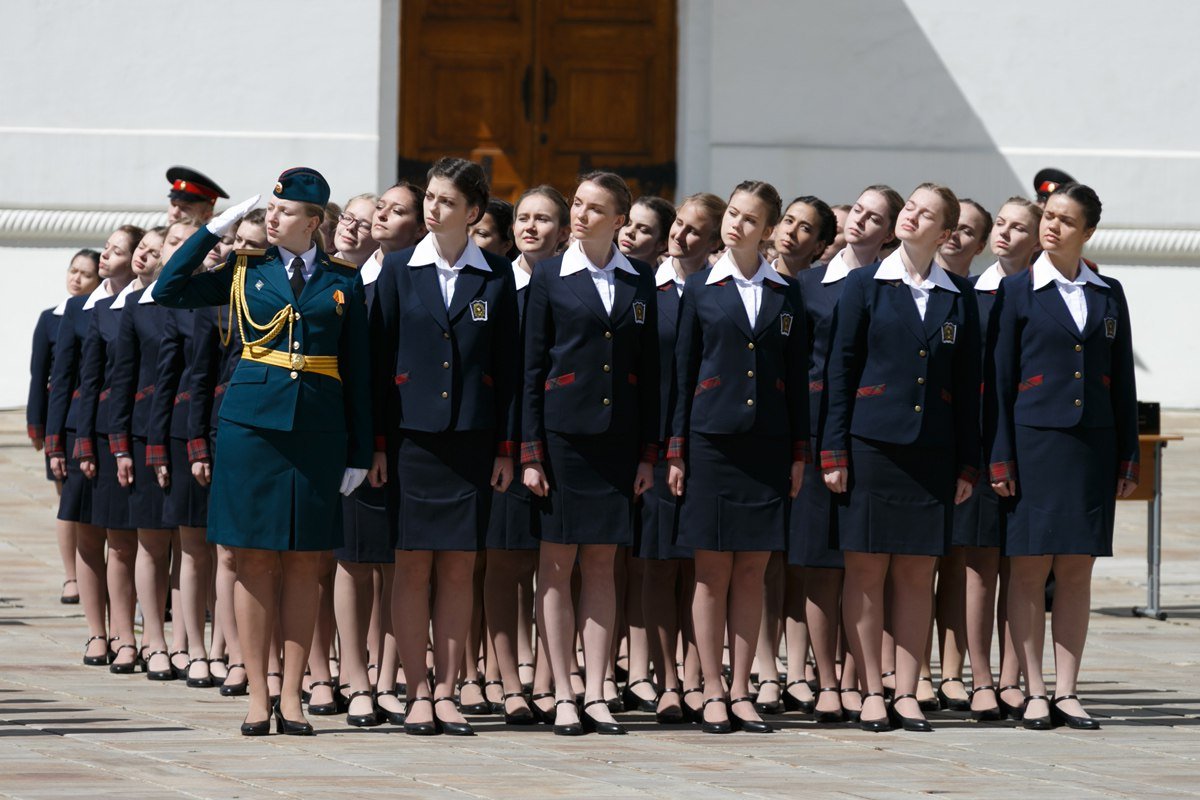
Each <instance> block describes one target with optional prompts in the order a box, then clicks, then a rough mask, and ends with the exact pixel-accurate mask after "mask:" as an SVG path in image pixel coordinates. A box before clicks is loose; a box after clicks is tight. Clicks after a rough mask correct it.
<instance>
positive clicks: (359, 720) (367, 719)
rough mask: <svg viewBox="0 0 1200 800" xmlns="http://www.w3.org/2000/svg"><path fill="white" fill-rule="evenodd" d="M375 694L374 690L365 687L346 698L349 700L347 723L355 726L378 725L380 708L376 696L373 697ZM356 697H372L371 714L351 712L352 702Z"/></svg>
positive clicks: (372, 726) (367, 726) (347, 703)
mask: <svg viewBox="0 0 1200 800" xmlns="http://www.w3.org/2000/svg"><path fill="white" fill-rule="evenodd" d="M373 694H374V692H372V691H371V690H370V689H363V690H362V691H358V692H351V693H350V696H349V697H348V698H346V700H347V702H346V724H347V725H351V726H353V727H355V728H374V727H375V726H376V725H378V724H379V723H380V719H379V709H378V708H376V706H375V698H374V697H373ZM356 697H370V698H371V713H370V714H351V713H350V704H351V703H353V702H354V698H356Z"/></svg>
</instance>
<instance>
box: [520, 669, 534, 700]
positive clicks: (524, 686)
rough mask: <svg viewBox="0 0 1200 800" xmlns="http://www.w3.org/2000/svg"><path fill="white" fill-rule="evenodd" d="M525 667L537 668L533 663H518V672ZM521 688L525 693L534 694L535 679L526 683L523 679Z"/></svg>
mask: <svg viewBox="0 0 1200 800" xmlns="http://www.w3.org/2000/svg"><path fill="white" fill-rule="evenodd" d="M523 667H529V669H536V667H535V666H534V665H533V664H530V663H528V662H525V663H521V664H517V672H520V671H521V669H522V668H523ZM521 690H522V691H523V692H525V694H532V693H533V681H529V682H528V683H526V682H525V681H521Z"/></svg>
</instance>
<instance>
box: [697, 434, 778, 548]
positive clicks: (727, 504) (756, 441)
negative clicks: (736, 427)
mask: <svg viewBox="0 0 1200 800" xmlns="http://www.w3.org/2000/svg"><path fill="white" fill-rule="evenodd" d="M791 468H792V445H791V442H789V441H788V440H787V437H785V436H769V435H759V434H744V433H739V434H702V433H693V434H692V435H691V436H690V437H688V452H687V472H686V476H687V482H686V484H685V485H684V492H683V502H682V503H681V504H680V510H679V533H678V535H677V536H676V537H675V541H676V543H677V544H680V545H683V546H684V547H690V548H693V549H696V550H716V551H720V552H730V551H751V552H760V551H772V552H781V551H783V550H784V548H785V547H786V546H787V536H788V515H789V514H790V512H791V502H792V501H791V498H790V497H788V490H789V488H790V486H791Z"/></svg>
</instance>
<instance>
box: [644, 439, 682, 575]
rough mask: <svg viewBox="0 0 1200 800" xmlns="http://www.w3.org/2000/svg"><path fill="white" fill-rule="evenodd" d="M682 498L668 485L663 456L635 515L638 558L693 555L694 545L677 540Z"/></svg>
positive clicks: (665, 463) (656, 559) (664, 559)
mask: <svg viewBox="0 0 1200 800" xmlns="http://www.w3.org/2000/svg"><path fill="white" fill-rule="evenodd" d="M679 507H680V500H679V498H678V497H676V496H675V495H673V494H671V489H670V487H668V486H667V462H666V459H659V462H658V463H657V464H655V465H654V487H653V488H651V489H650V491H648V492H646V493H645V494H643V495H642V496H641V498H640V499H639V500H638V504H637V510H638V513H637V515H636V516H635V517H634V520H633V522H634V527H635V531H634V533H635V537H634V538H635V540H636V541H637V550H636V551H635V554H636V555H637V557H638V558H648V559H651V560H653V561H666V560H667V559H672V558H692V550H691V548H688V547H684V546H682V545H679V544H676V543H675V538H676V535H677V533H678V531H679Z"/></svg>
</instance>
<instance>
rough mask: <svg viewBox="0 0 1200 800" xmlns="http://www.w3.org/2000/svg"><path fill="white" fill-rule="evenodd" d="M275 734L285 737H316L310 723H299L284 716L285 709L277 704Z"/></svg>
mask: <svg viewBox="0 0 1200 800" xmlns="http://www.w3.org/2000/svg"><path fill="white" fill-rule="evenodd" d="M275 732H276V733H282V734H283V735H285V736H314V735H315V734H316V731H314V730H313V726H312V725H310V724H308V722H303V721H302V722H297V721H296V720H291V719H288V718H287V717H285V716H283V709H282V708H280V706H279V704H278V703H276V704H275Z"/></svg>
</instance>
